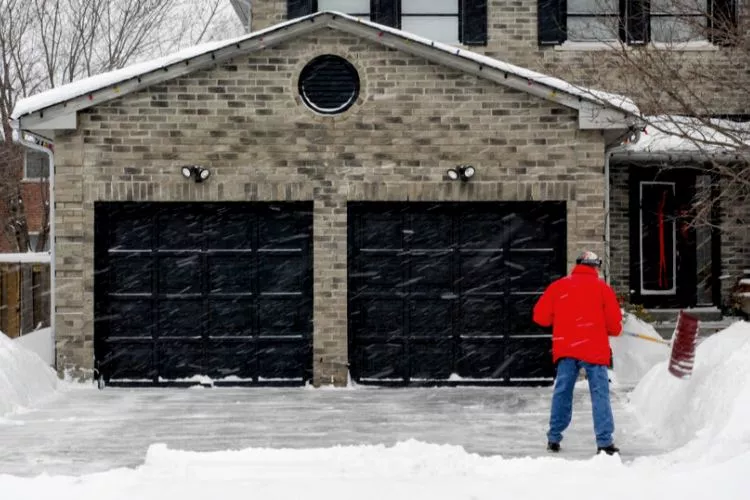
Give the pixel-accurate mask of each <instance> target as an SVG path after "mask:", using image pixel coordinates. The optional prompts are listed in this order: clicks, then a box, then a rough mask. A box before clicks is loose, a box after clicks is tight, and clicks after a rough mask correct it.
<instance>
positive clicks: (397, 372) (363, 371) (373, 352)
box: [357, 343, 406, 380]
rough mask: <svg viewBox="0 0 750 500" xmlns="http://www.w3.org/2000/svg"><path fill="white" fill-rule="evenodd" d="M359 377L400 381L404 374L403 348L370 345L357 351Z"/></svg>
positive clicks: (398, 345)
mask: <svg viewBox="0 0 750 500" xmlns="http://www.w3.org/2000/svg"><path fill="white" fill-rule="evenodd" d="M357 352H358V354H359V363H358V365H359V367H360V371H359V376H360V377H361V378H364V379H377V380H402V379H403V378H404V377H405V376H406V374H405V373H404V365H403V363H404V348H403V345H402V344H396V343H388V344H371V345H364V346H362V348H361V349H358V350H357Z"/></svg>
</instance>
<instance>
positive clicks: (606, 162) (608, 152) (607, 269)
mask: <svg viewBox="0 0 750 500" xmlns="http://www.w3.org/2000/svg"><path fill="white" fill-rule="evenodd" d="M613 149H614V148H608V149H605V151H604V262H605V264H604V280H605V281H606V282H607V284H608V285H609V284H611V283H610V282H611V273H610V270H611V266H610V259H611V253H612V252H611V250H610V247H611V244H610V226H611V224H610V214H609V205H610V203H609V177H610V171H609V162H610V160H611V158H612V155H613V154H614V151H613Z"/></svg>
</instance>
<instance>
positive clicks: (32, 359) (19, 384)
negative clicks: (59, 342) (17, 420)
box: [0, 332, 59, 417]
mask: <svg viewBox="0 0 750 500" xmlns="http://www.w3.org/2000/svg"><path fill="white" fill-rule="evenodd" d="M58 384H59V381H58V378H57V374H56V373H55V372H54V370H52V368H50V367H49V366H48V365H47V364H46V363H45V362H44V361H43V360H42V359H41V358H40V357H39V356H37V355H36V354H35V353H33V352H31V351H29V350H28V349H26V348H24V347H22V346H20V345H19V344H17V343H15V342H14V341H13V340H11V339H10V338H8V337H7V336H6V335H5V334H4V333H2V332H0V417H1V416H3V415H7V414H9V413H11V412H14V411H18V410H20V409H23V408H29V407H33V406H34V405H36V404H38V403H39V402H40V401H43V400H44V399H46V398H48V397H50V396H52V395H54V394H55V393H56V392H57V389H58Z"/></svg>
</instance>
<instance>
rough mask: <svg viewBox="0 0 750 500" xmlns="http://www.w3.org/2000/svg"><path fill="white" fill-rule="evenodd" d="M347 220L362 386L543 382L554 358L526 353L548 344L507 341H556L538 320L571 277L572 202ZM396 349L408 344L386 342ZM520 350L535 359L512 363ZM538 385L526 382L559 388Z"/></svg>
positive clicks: (418, 206) (391, 206) (375, 208)
mask: <svg viewBox="0 0 750 500" xmlns="http://www.w3.org/2000/svg"><path fill="white" fill-rule="evenodd" d="M348 213H349V239H348V244H349V255H350V258H349V268H348V271H349V340H350V352H351V356H352V375H353V377H354V379H355V380H360V379H366V381H368V382H375V381H377V380H378V379H380V380H384V381H385V380H387V381H392V380H394V379H398V378H399V377H402V380H403V381H404V382H407V383H408V382H409V381H414V380H447V379H448V377H450V375H451V374H452V373H459V375H461V376H462V377H465V378H466V379H470V380H474V379H483V380H492V381H494V382H496V383H503V384H506V383H507V384H509V383H515V382H514V381H512V380H511V378H512V377H511V373H515V374H516V375H517V376H518V375H519V374H521V375H522V374H524V373H527V374H532V375H535V374H536V373H537V372H539V371H540V370H541V371H542V372H543V371H544V370H542V369H540V368H539V366H542V365H538V364H539V363H541V361H540V360H544V359H546V358H545V356H548V355H549V352H548V351H546V352H543V353H542V354H540V355H538V356H537V355H536V354H535V355H534V356H531V355H529V354H528V352H526V351H528V349H535V348H536V349H542V350H543V351H544V349H545V347H544V346H543V345H542V344H539V343H536V344H533V343H532V344H529V345H526V344H523V345H521V344H512V345H511V344H508V343H507V342H508V338H509V336H514V338H517V337H518V336H523V335H536V334H541V335H544V336H546V335H547V334H546V332H545V331H544V330H542V329H540V328H539V327H536V326H535V325H534V324H533V322H532V319H531V309H532V308H533V305H534V303H535V301H536V299H537V298H538V296H539V294H538V293H537V292H538V291H541V290H543V289H544V288H545V287H546V286H547V285H549V283H550V282H551V281H552V279H554V278H556V277H558V276H560V275H562V274H563V273H564V272H565V260H566V259H565V250H566V242H565V237H566V235H565V229H566V223H565V204H564V203H562V202H491V203H473V202H466V203H455V202H451V203H433V202H429V203H427V202H425V203H422V202H406V203H401V202H397V203H387V202H353V203H350V204H349V208H348ZM388 242H390V243H388ZM389 247H390V248H391V250H390V255H388V256H387V257H385V255H386V252H388V248H389ZM404 307H406V310H405V311H404V309H403V308H404ZM404 312H405V313H406V318H404V317H403V315H404ZM396 338H398V339H399V340H400V341H401V342H403V345H400V344H398V343H397V342H388V343H386V341H388V340H393V339H396ZM384 346H389V347H384ZM521 348H523V349H524V350H525V351H524V355H523V357H524V360H518V359H516V358H515V357H513V356H511V354H512V350H513V349H521ZM516 355H518V353H516ZM399 356H400V358H399ZM526 358H529V359H530V361H526ZM388 363H391V365H389V364H388ZM402 367H405V368H404V369H403V370H402ZM365 374H367V375H365ZM383 374H386V375H383ZM532 375H529V376H528V377H527V379H526V380H527V382H523V381H522V382H520V383H528V384H530V385H539V384H548V383H551V382H552V378H551V377H547V378H545V377H541V378H538V377H535V376H532Z"/></svg>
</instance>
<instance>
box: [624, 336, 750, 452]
mask: <svg viewBox="0 0 750 500" xmlns="http://www.w3.org/2000/svg"><path fill="white" fill-rule="evenodd" d="M631 402H632V403H633V405H634V408H635V409H636V411H637V413H638V415H639V417H640V418H642V419H643V421H644V422H647V423H649V425H650V426H651V427H652V429H653V431H654V432H656V433H657V435H659V436H660V437H662V438H663V439H666V440H668V441H669V443H670V444H671V445H672V446H683V445H688V446H687V447H686V448H687V449H686V450H680V451H681V454H682V455H685V456H689V457H701V458H702V459H704V460H708V459H709V458H710V459H711V460H717V459H724V458H726V457H727V456H732V455H736V454H739V453H745V454H748V453H750V323H747V322H737V323H735V324H734V325H732V326H731V327H729V328H727V329H726V330H723V331H721V332H719V333H717V334H715V335H712V336H710V337H708V338H707V339H706V340H704V341H703V342H701V343H700V344H699V345H698V348H697V350H696V355H695V367H694V369H693V375H692V377H691V378H690V379H687V380H682V379H678V378H676V377H673V376H672V375H670V374H669V373H668V371H667V361H665V362H664V363H661V364H659V365H657V366H655V367H654V368H653V369H652V370H651V371H650V372H649V373H648V374H647V375H646V377H644V379H643V380H642V381H641V382H640V383H639V384H638V386H637V387H636V388H635V390H634V391H633V394H632V397H631ZM748 456H750V455H748Z"/></svg>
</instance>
